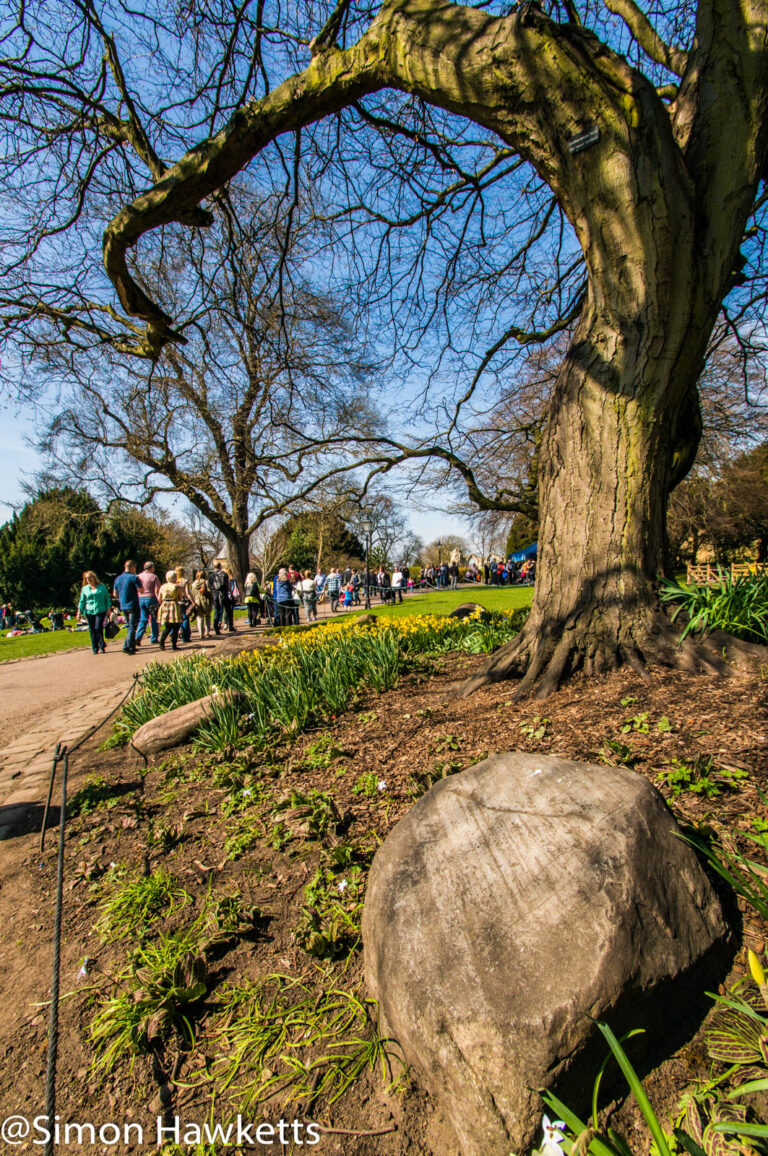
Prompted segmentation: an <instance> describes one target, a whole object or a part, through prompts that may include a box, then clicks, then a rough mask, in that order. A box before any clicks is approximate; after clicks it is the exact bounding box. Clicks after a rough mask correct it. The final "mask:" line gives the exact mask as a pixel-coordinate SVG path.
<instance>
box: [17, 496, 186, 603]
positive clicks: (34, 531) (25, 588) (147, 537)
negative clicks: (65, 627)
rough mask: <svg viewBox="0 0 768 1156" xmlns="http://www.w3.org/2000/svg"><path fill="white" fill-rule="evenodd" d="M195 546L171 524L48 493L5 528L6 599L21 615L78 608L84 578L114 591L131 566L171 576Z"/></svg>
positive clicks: (82, 498) (90, 500)
mask: <svg viewBox="0 0 768 1156" xmlns="http://www.w3.org/2000/svg"><path fill="white" fill-rule="evenodd" d="M191 546H192V541H191V539H190V537H189V535H188V534H186V533H185V531H184V529H183V528H182V527H180V526H178V525H177V524H176V523H175V522H173V521H171V520H169V519H167V518H165V517H163V518H162V519H161V518H153V517H151V516H150V515H148V514H147V513H142V512H140V511H137V510H134V509H131V508H130V507H120V506H116V507H113V508H112V510H111V511H110V512H109V513H105V512H104V511H102V510H101V509H100V507H99V505H98V503H97V502H96V501H95V499H94V498H93V497H91V495H90V494H89V493H87V491H85V490H75V489H72V488H69V487H60V488H56V489H48V490H42V491H40V492H38V494H37V495H36V496H35V497H34V498H32V499H31V500H30V501H28V502H27V503H26V504H25V505H24V507H23V508H22V509H21V510H20V511H19V513H18V514H15V515H14V516H13V518H12V519H11V520H10V521H9V522H7V523H6V524H5V525H4V526H1V527H0V598H2V599H3V600H4V601H10V602H11V603H12V604H13V605H14V606H15V607H16V608H17V609H28V608H35V609H43V608H45V607H51V606H54V607H59V606H60V607H71V606H72V605H73V603H74V600H75V597H76V594H77V592H78V591H79V589H80V583H81V579H82V575H83V572H84V571H85V570H95V571H96V573H97V574H98V575H99V577H100V578H101V579H102V580H103V581H106V582H107V583H109V582H111V580H112V579H113V578H114V577H115V576H116V575H117V574H118V573H119V572H120V571H121V570H122V568H123V565H124V563H125V561H126V559H127V558H134V559H135V560H136V561H137V562H138V564H139V566H141V564H142V563H143V562H144V561H146V560H147V559H148V558H152V560H153V561H155V562H156V564H157V567H158V570H164V569H167V568H169V567H170V566H172V565H174V564H176V563H179V562H185V561H186V560H187V559H188V558H189V555H190V550H191Z"/></svg>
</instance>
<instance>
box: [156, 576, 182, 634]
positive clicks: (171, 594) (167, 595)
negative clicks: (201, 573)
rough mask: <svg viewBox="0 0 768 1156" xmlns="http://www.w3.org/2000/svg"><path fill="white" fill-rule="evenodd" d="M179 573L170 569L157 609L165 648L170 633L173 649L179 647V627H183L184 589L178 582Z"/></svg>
mask: <svg viewBox="0 0 768 1156" xmlns="http://www.w3.org/2000/svg"><path fill="white" fill-rule="evenodd" d="M177 577H178V575H177V574H176V571H175V570H169V571H168V572H167V574H166V575H165V582H164V583H163V585H162V586H161V587H160V594H159V597H158V602H159V603H160V605H159V607H158V610H157V621H158V622H159V623H160V624H161V625H162V627H163V630H162V633H161V635H160V649H161V650H165V642H166V639H167V638H168V635H169V634H170V636H171V650H178V649H179V628H180V627H181V599H182V596H183V590H182V587H181V586H180V585H178V584H177V581H176V579H177Z"/></svg>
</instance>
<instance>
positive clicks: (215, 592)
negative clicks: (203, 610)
mask: <svg viewBox="0 0 768 1156" xmlns="http://www.w3.org/2000/svg"><path fill="white" fill-rule="evenodd" d="M208 586H209V588H210V591H211V594H212V596H213V633H214V634H221V621H222V619H223V617H224V614H225V612H226V611H227V608H228V607H229V575H228V574H227V572H226V570H224V569H223V567H222V565H221V562H220V561H219V559H218V558H217V559H216V561H215V562H214V563H213V568H212V570H211V572H210V574H209V575H208ZM230 614H231V609H230ZM233 629H234V625H233Z"/></svg>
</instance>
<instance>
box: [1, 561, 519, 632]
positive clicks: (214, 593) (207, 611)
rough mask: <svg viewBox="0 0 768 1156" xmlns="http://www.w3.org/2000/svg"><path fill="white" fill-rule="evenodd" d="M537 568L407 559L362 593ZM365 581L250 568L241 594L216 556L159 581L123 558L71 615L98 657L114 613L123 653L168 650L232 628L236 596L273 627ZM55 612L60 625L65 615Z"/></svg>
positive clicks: (339, 604)
mask: <svg viewBox="0 0 768 1156" xmlns="http://www.w3.org/2000/svg"><path fill="white" fill-rule="evenodd" d="M535 571H536V562H535V560H533V559H526V560H525V561H524V562H523V563H522V565H521V566H518V565H517V564H516V563H515V562H513V561H511V560H509V561H507V562H502V561H499V562H492V561H489V562H487V563H485V565H484V566H483V567H479V566H477V565H475V564H474V563H470V565H469V566H468V567H467V568H466V570H465V571H464V573H463V574H462V573H461V571H460V569H459V566H458V564H457V563H456V562H454V561H451V562H443V563H441V564H439V565H437V566H433V565H427V566H422V567H420V569H419V570H418V571H416V572H414V573H411V570H410V569H409V567H408V566H407V565H405V564H402V565H400V566H396V567H395V568H394V569H393V570H392V571H391V572H390V571H388V570H387V569H386V568H385V567H384V566H379V568H378V570H376V571H375V572H374V571H371V572H370V573H369V574H368V591H367V594H368V598H369V599H370V598H378V599H379V601H380V602H402V601H403V595H404V594H408V593H410V592H412V591H413V590H423V589H425V588H426V589H429V588H437V589H441V588H445V589H447V588H450V589H452V590H455V589H456V588H457V587H458V584H459V581H463V582H485V583H486V584H487V585H498V586H507V585H513V584H523V585H525V584H531V583H532V582H533V580H534V576H535ZM365 581H366V579H365V574H364V573H362V572H361V571H360V570H358V569H356V568H354V567H351V566H346V567H345V568H344V569H341V568H339V567H332V568H331V569H330V570H329V572H328V573H327V574H326V573H325V571H324V570H323V569H322V568H319V569H318V570H317V571H316V573H315V574H314V575H313V574H312V571H311V570H304V571H303V572H302V571H300V570H298V569H297V568H296V567H295V566H293V565H289V566H281V567H280V568H279V570H278V571H277V573H276V574H275V576H274V578H273V579H272V581H271V582H270V583H269V584H268V586H267V588H266V589H265V590H264V591H262V590H261V588H260V586H259V582H258V579H257V577H256V575H255V573H253V571H250V572H249V573H248V575H247V576H246V579H245V582H244V584H243V590H242V591H241V590H240V587H239V585H238V582H237V579H236V577H235V576H234V574H233V573H232V571H231V570H229V569H228V568H227V567H225V566H224V565H223V563H222V562H221V561H220V560H218V559H217V560H216V561H214V562H213V564H212V566H211V568H210V569H208V570H197V571H195V573H194V576H193V577H192V576H188V575H187V571H186V569H185V567H184V566H176V567H175V568H174V569H173V570H168V571H166V573H165V581H164V582H161V581H160V577H159V575H158V574H156V573H155V564H154V562H151V561H150V562H145V563H144V567H143V569H142V570H141V571H140V572H138V573H137V570H136V564H135V562H133V560H132V559H129V560H128V561H127V562H126V563H125V567H124V570H123V573H122V574H120V575H119V576H118V577H117V578H116V579H115V582H114V585H113V589H112V591H111V593H110V591H109V589H108V588H107V586H106V585H105V583H103V582H101V581H100V580H99V578H98V577H97V575H96V574H95V573H94V572H93V571H92V570H87V571H86V572H85V573H84V574H83V579H82V589H81V591H80V598H79V602H78V606H77V620H78V622H85V623H87V625H88V631H89V633H90V641H91V648H92V650H93V653H94V654H103V653H104V651H105V650H106V641H107V639H109V638H113V637H115V636H116V635H117V633H118V631H119V629H120V624H121V623H120V619H119V618H118V613H119V616H120V618H121V619H122V622H123V623H124V625H125V626H126V636H125V641H124V643H123V647H122V649H123V651H124V652H125V653H126V654H135V653H136V650H137V649H138V648H139V647H140V646H141V645H142V641H143V640H144V639H145V636H146V634H147V631H149V642H150V643H152V644H154V645H157V646H159V647H160V649H161V650H165V648H166V645H167V643H168V641H169V640H170V645H171V649H172V650H177V649H178V646H179V643H180V642H191V641H192V631H193V624H194V623H197V629H198V633H199V637H200V639H201V640H202V639H205V638H209V637H210V636H211V635H220V634H221V633H222V631H223V630H224V629H226V630H227V631H228V632H229V633H235V629H236V628H235V622H234V610H235V607H236V606H237V605H239V604H240V600H241V598H242V599H243V602H244V605H245V608H246V611H247V614H248V625H249V626H251V627H253V626H258V625H259V624H260V623H261V620H262V618H265V619H266V620H267V621H272V622H273V623H274V625H275V626H288V625H293V624H298V622H299V610H300V609H301V608H303V609H304V612H305V615H306V620H307V621H308V622H312V621H313V620H316V619H317V607H318V604H319V603H320V602H323V601H325V600H326V599H327V600H328V602H329V605H330V611H331V613H332V614H337V613H339V612H342V613H343V612H344V611H349V610H352V609H353V608H355V607H359V606H361V605H362V604H363V599H364V598H365V597H366V589H365ZM58 617H59V618H61V619H62V625H63V615H61V614H59V615H58ZM17 619H18V615H17V614H16V613H15V612H14V611H13V610H12V608H11V606H10V605H9V604H7V603H6V604H4V605H3V606H2V607H0V626H2V627H7V626H9V625H17Z"/></svg>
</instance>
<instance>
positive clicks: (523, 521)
mask: <svg viewBox="0 0 768 1156" xmlns="http://www.w3.org/2000/svg"><path fill="white" fill-rule="evenodd" d="M538 532H539V522H538V519H534V518H528V517H526V515H525V514H515V516H514V518H513V519H512V521H511V523H510V526H509V532H508V533H507V543H506V552H507V554H508V555H509V554H516V553H517V551H518V550H524V549H525V547H526V546H530V545H531V543H532V542H535V541H536V537H537V535H538Z"/></svg>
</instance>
